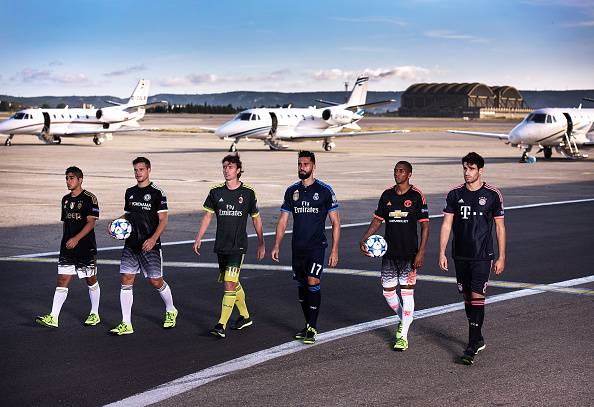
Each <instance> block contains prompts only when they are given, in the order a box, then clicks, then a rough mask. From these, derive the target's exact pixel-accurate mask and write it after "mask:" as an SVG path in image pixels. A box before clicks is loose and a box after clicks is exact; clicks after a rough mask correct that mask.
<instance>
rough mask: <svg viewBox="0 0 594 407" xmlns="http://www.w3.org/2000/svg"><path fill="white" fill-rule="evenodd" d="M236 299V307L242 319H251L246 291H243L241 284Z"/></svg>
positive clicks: (238, 286) (236, 291)
mask: <svg viewBox="0 0 594 407" xmlns="http://www.w3.org/2000/svg"><path fill="white" fill-rule="evenodd" d="M235 297H236V300H235V305H236V306H237V310H238V311H239V313H240V314H241V316H242V317H244V318H249V317H250V313H249V312H248V309H247V304H246V303H245V291H243V287H242V286H241V284H238V285H237V288H236V289H235Z"/></svg>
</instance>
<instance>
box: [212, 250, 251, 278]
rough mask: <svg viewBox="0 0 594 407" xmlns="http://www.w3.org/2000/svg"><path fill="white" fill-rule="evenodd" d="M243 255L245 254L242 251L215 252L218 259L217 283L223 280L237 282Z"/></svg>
mask: <svg viewBox="0 0 594 407" xmlns="http://www.w3.org/2000/svg"><path fill="white" fill-rule="evenodd" d="M244 257H245V254H243V253H230V254H221V253H217V259H218V260H219V283H222V282H223V281H230V282H233V283H237V282H239V272H240V271H241V265H242V264H243V258H244Z"/></svg>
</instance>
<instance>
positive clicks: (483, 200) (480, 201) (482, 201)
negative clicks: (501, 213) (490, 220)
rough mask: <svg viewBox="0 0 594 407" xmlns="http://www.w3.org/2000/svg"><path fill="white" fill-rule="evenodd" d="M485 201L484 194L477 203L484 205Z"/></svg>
mask: <svg viewBox="0 0 594 407" xmlns="http://www.w3.org/2000/svg"><path fill="white" fill-rule="evenodd" d="M486 203H487V198H485V197H484V196H481V197H480V198H479V205H481V206H485V205H486Z"/></svg>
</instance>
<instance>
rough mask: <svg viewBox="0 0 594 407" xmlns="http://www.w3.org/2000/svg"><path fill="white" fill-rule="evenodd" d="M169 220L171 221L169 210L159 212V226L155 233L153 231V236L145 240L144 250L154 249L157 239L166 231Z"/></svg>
mask: <svg viewBox="0 0 594 407" xmlns="http://www.w3.org/2000/svg"><path fill="white" fill-rule="evenodd" d="M168 221H169V215H168V213H167V212H159V225H158V226H157V229H156V230H155V233H153V235H152V236H151V237H149V238H148V239H146V240H145V241H144V243H143V244H142V251H143V252H148V251H151V250H152V249H153V247H155V245H156V244H157V240H159V237H160V236H161V234H163V232H164V231H165V228H166V227H167V222H168Z"/></svg>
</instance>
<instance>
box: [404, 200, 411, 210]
mask: <svg viewBox="0 0 594 407" xmlns="http://www.w3.org/2000/svg"><path fill="white" fill-rule="evenodd" d="M404 206H405V207H406V208H410V207H411V206H412V201H411V200H410V199H407V200H406V201H404Z"/></svg>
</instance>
